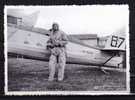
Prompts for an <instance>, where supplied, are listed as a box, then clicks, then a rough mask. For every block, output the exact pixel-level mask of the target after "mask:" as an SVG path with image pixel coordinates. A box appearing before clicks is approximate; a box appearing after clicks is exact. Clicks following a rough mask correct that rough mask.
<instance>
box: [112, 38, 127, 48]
mask: <svg viewBox="0 0 135 100" xmlns="http://www.w3.org/2000/svg"><path fill="white" fill-rule="evenodd" d="M124 40H125V38H122V37H118V36H112V40H111V46H112V47H118V48H119V47H120V46H121V45H122V43H123V42H124ZM119 41H120V42H119ZM118 42H119V43H118Z"/></svg>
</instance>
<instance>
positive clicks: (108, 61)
mask: <svg viewBox="0 0 135 100" xmlns="http://www.w3.org/2000/svg"><path fill="white" fill-rule="evenodd" d="M114 56H116V53H114V54H113V55H112V56H111V57H110V58H109V59H107V60H106V61H105V62H104V63H103V64H102V65H101V66H100V69H101V71H103V72H104V73H105V74H109V73H108V72H107V71H105V69H103V68H102V66H104V65H105V64H106V63H107V62H109V61H110V60H111V59H112V58H113V57H114Z"/></svg>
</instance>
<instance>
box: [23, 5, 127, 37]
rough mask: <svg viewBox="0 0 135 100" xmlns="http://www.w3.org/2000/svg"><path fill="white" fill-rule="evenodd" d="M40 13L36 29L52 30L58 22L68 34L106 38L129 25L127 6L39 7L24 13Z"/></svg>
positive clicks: (28, 8)
mask: <svg viewBox="0 0 135 100" xmlns="http://www.w3.org/2000/svg"><path fill="white" fill-rule="evenodd" d="M35 11H39V12H40V13H39V16H38V20H37V23H36V25H35V27H40V28H45V29H50V28H51V25H52V23H53V22H57V23H58V24H59V26H60V29H61V30H63V31H64V32H66V33H67V34H84V33H85V34H98V35H99V36H105V35H109V34H112V33H113V32H115V31H117V30H119V29H120V28H123V27H125V26H126V25H127V24H128V17H129V15H128V13H129V12H128V6H127V5H121V6H120V5H117V6H116V5H106V6H101V5H98V6H96V5H93V6H92V5H87V6H38V7H34V6H33V7H32V8H30V7H25V9H24V13H32V12H35Z"/></svg>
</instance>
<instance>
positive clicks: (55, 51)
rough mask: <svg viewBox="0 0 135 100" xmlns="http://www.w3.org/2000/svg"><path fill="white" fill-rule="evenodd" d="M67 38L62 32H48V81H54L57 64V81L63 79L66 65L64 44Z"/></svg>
mask: <svg viewBox="0 0 135 100" xmlns="http://www.w3.org/2000/svg"><path fill="white" fill-rule="evenodd" d="M67 41H68V38H67V35H66V34H65V33H64V32H62V31H56V32H53V31H50V39H49V40H48V41H47V46H48V47H49V50H50V52H51V56H50V59H49V81H53V80H54V75H55V70H56V65H57V64H58V80H59V81H62V80H63V78H64V70H65V64H66V44H67Z"/></svg>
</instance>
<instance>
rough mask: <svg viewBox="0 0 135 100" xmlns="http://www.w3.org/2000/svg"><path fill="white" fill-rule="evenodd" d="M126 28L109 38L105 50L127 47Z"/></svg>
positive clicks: (122, 49)
mask: <svg viewBox="0 0 135 100" xmlns="http://www.w3.org/2000/svg"><path fill="white" fill-rule="evenodd" d="M125 37H126V34H125V28H122V29H120V30H118V31H117V32H116V33H114V34H112V35H111V36H109V37H108V38H107V41H106V44H105V48H104V50H121V51H125V49H126V39H125Z"/></svg>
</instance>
